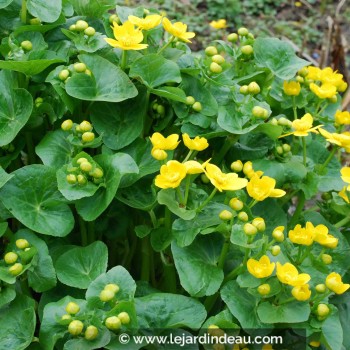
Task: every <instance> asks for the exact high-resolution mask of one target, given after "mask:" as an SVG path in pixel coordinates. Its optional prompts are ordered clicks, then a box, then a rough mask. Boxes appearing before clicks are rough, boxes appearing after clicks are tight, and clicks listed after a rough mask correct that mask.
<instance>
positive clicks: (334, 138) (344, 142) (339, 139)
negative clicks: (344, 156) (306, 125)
mask: <svg viewBox="0 0 350 350" xmlns="http://www.w3.org/2000/svg"><path fill="white" fill-rule="evenodd" d="M319 132H320V134H321V135H322V136H323V137H324V138H325V139H326V140H327V141H328V142H330V143H333V144H335V145H337V146H339V147H343V148H344V149H345V151H346V152H350V133H349V132H343V133H342V134H338V133H335V132H333V133H330V132H328V131H327V130H325V129H319Z"/></svg>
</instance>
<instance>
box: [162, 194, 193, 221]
mask: <svg viewBox="0 0 350 350" xmlns="http://www.w3.org/2000/svg"><path fill="white" fill-rule="evenodd" d="M157 200H158V203H159V204H164V205H166V206H167V207H168V209H169V210H170V211H171V212H172V213H174V214H175V215H177V216H179V217H180V218H182V219H184V220H191V219H193V218H194V217H195V216H196V211H195V210H187V209H185V208H181V207H180V205H179V203H178V202H177V201H176V199H175V190H173V189H165V190H160V191H159V192H158V195H157Z"/></svg>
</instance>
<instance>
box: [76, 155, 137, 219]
mask: <svg viewBox="0 0 350 350" xmlns="http://www.w3.org/2000/svg"><path fill="white" fill-rule="evenodd" d="M121 159H124V161H126V162H127V163H128V162H129V160H128V158H127V157H122V158H121V157H120V154H118V153H117V154H114V155H110V156H109V155H99V156H96V157H95V158H94V160H95V161H96V162H97V164H99V165H100V166H101V168H102V169H103V172H104V185H105V186H103V187H100V188H99V189H98V190H97V191H96V193H95V194H94V195H93V196H91V197H87V198H82V199H79V200H78V201H77V202H76V208H77V211H78V213H79V214H80V215H81V217H82V218H83V219H84V220H86V221H93V220H95V219H96V218H97V217H98V216H100V215H101V214H102V213H103V212H104V211H105V210H106V208H107V207H108V206H109V204H110V203H111V202H112V200H113V198H114V197H115V194H116V192H117V189H118V187H119V183H120V179H121V177H122V175H123V174H124V172H125V171H127V172H130V173H134V172H135V171H134V170H133V169H129V170H128V169H126V168H125V167H124V165H123V161H121Z"/></svg>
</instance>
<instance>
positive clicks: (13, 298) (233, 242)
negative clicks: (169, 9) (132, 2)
mask: <svg viewBox="0 0 350 350" xmlns="http://www.w3.org/2000/svg"><path fill="white" fill-rule="evenodd" d="M0 4H1V9H0V18H1V21H0V35H1V46H0V54H1V60H0V69H1V71H0V82H1V84H0V89H1V97H0V100H1V103H0V136H1V138H0V146H1V157H0V164H1V168H0V219H1V220H0V221H1V222H0V237H1V241H2V247H1V257H2V259H1V260H0V326H1V327H0V348H9V349H27V348H28V349H48V350H49V349H78V348H79V349H100V348H106V349H112V350H113V349H120V348H122V347H123V346H124V345H125V344H124V345H123V343H122V342H121V341H123V339H125V338H121V337H120V335H121V334H122V335H125V334H130V335H137V334H147V332H150V331H151V332H153V334H156V335H159V334H169V331H171V332H173V333H175V334H177V333H180V334H182V333H183V332H185V333H186V334H189V333H192V334H201V333H202V332H205V331H206V330H207V329H209V330H210V332H209V333H210V334H213V329H216V330H217V329H219V331H223V330H225V332H231V331H233V332H235V334H238V333H239V332H247V333H249V334H256V332H259V334H264V335H268V334H269V335H271V334H275V335H276V334H277V335H278V334H283V337H284V338H283V339H284V344H283V345H284V346H293V347H294V348H301V347H302V346H303V345H302V344H308V345H307V348H308V349H311V348H312V347H313V348H314V347H319V346H322V347H323V348H326V349H332V350H337V349H339V350H340V349H342V347H345V348H348V347H349V346H350V344H349V339H348V336H347V334H346V329H347V328H346V327H348V325H347V321H346V320H347V318H346V317H347V307H348V305H349V302H350V300H349V294H348V293H347V291H348V289H349V287H350V285H349V284H347V283H346V281H348V280H349V276H348V271H349V259H350V258H349V243H348V238H347V236H346V234H344V233H346V232H347V231H349V222H350V204H349V203H350V197H349V190H350V187H349V184H350V174H349V171H350V168H349V167H348V166H343V165H342V156H343V153H348V152H349V151H350V133H349V132H348V131H346V126H347V125H349V124H350V114H349V112H347V111H342V110H341V107H340V106H341V100H342V97H341V95H342V93H343V92H344V91H345V90H346V89H347V84H346V83H345V82H344V80H343V77H342V75H341V74H339V73H337V72H334V71H333V70H332V69H331V68H325V69H323V70H321V69H319V68H317V67H312V66H310V65H309V62H307V61H305V60H303V59H301V58H299V57H297V56H296V55H295V53H294V51H293V49H292V48H291V47H290V46H289V44H287V43H285V42H283V41H280V40H278V39H276V38H255V37H254V35H253V34H252V33H251V32H250V31H249V30H248V29H246V28H243V27H242V28H239V29H238V31H237V33H231V34H229V35H228V37H227V40H215V41H213V42H212V44H211V45H210V46H208V47H206V49H205V52H204V53H203V55H194V54H192V53H191V51H190V48H189V46H188V44H190V43H191V40H192V38H193V37H195V33H194V32H192V31H190V30H189V29H188V27H187V25H186V24H184V23H183V22H175V23H174V22H172V21H171V20H170V19H168V18H166V17H163V16H161V15H160V14H159V13H158V12H157V11H156V10H152V11H149V10H147V9H144V8H142V7H138V8H134V9H131V8H128V7H120V6H117V8H116V14H113V15H110V14H109V13H108V12H107V11H108V10H109V9H111V8H113V7H114V3H113V1H108V2H104V3H101V2H97V1H96V2H95V1H90V2H85V1H80V0H70V2H68V1H63V2H62V3H61V2H60V1H52V2H45V3H41V2H40V1H30V0H28V1H25V0H23V1H22V2H20V1H17V0H14V1H11V0H8V1H2V2H0ZM18 14H20V16H18ZM5 19H6V20H5ZM281 328H283V329H284V331H282V330H281ZM127 346H133V349H139V348H155V347H157V346H156V345H151V344H134V343H133V344H131V343H130V344H129V345H127ZM220 346H221V344H214V346H212V345H210V346H209V345H208V346H207V348H208V349H209V348H210V349H212V348H214V349H219V348H220V349H221V348H223V347H220ZM158 347H159V348H160V347H161V345H159V346H158ZM193 348H194V349H197V348H200V347H199V345H198V344H196V345H193ZM231 348H232V345H231ZM255 348H257V347H256V346H255ZM270 348H271V347H270ZM263 349H267V347H266V345H264V347H263Z"/></svg>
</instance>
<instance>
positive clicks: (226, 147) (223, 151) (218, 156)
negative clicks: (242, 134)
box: [212, 135, 239, 164]
mask: <svg viewBox="0 0 350 350" xmlns="http://www.w3.org/2000/svg"><path fill="white" fill-rule="evenodd" d="M238 139H239V136H238V135H230V136H227V138H226V140H225V143H224V145H223V146H222V147H221V149H220V152H219V153H217V154H216V155H215V156H214V157H213V161H212V163H214V164H220V163H221V161H222V160H223V159H224V157H225V155H226V153H227V152H228V151H229V150H230V149H231V147H232V145H233V144H234V143H235V142H236V141H237V140H238Z"/></svg>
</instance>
